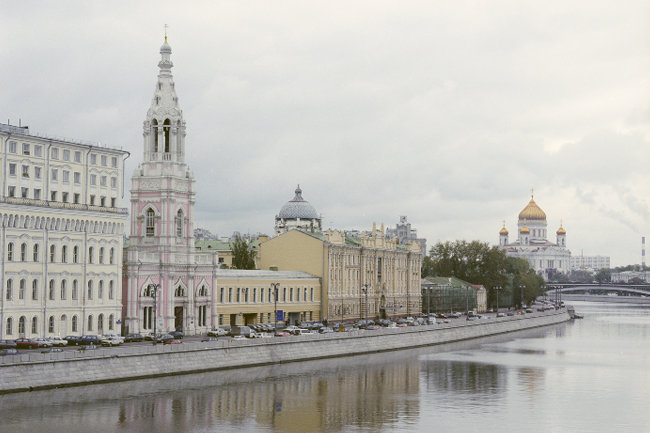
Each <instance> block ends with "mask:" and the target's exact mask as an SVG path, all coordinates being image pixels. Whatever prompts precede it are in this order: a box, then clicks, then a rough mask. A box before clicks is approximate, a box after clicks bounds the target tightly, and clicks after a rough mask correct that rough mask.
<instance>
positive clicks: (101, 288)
mask: <svg viewBox="0 0 650 433" xmlns="http://www.w3.org/2000/svg"><path fill="white" fill-rule="evenodd" d="M97 299H104V281H103V280H99V285H98V286H97Z"/></svg>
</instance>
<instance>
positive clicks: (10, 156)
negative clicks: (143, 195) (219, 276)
mask: <svg viewBox="0 0 650 433" xmlns="http://www.w3.org/2000/svg"><path fill="white" fill-rule="evenodd" d="M0 138H1V139H2V142H1V144H2V150H1V151H2V153H1V157H2V162H1V163H0V170H1V172H2V174H1V179H2V187H1V193H0V223H1V230H2V232H1V239H0V244H1V248H2V255H3V256H2V257H3V260H2V263H1V264H0V281H1V283H0V284H1V288H2V290H1V292H2V293H1V296H0V339H1V338H9V339H13V338H18V337H27V338H31V337H48V336H62V337H63V336H66V335H82V334H90V335H96V334H103V333H120V331H121V319H122V315H121V308H122V307H121V306H122V286H121V281H122V268H121V265H122V255H121V251H122V246H123V236H124V229H125V224H126V218H127V210H126V209H125V208H123V207H121V206H123V203H122V199H123V196H124V182H123V173H124V159H125V157H126V156H127V155H128V152H125V151H122V150H118V149H111V148H108V147H103V146H99V145H92V144H88V143H84V142H81V141H80V142H75V141H69V140H60V139H55V138H48V137H44V136H35V135H31V134H30V133H29V128H27V127H15V126H10V125H0Z"/></svg>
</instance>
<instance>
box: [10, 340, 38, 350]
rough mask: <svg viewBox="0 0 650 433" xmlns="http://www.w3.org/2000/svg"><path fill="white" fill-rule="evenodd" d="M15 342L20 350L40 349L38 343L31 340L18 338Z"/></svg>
mask: <svg viewBox="0 0 650 433" xmlns="http://www.w3.org/2000/svg"><path fill="white" fill-rule="evenodd" d="M15 342H16V348H18V349H38V342H36V341H33V340H31V339H29V338H18V339H16V340H15Z"/></svg>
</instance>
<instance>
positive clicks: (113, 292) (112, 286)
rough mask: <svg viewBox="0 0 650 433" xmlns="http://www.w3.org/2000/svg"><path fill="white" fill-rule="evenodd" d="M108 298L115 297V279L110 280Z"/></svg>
mask: <svg viewBox="0 0 650 433" xmlns="http://www.w3.org/2000/svg"><path fill="white" fill-rule="evenodd" d="M108 299H115V287H114V284H113V280H111V281H109V282H108Z"/></svg>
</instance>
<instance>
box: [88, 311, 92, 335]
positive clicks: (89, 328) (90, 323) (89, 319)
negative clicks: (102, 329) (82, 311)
mask: <svg viewBox="0 0 650 433" xmlns="http://www.w3.org/2000/svg"><path fill="white" fill-rule="evenodd" d="M88 330H89V331H92V330H93V315H92V314H91V315H90V316H88Z"/></svg>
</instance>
